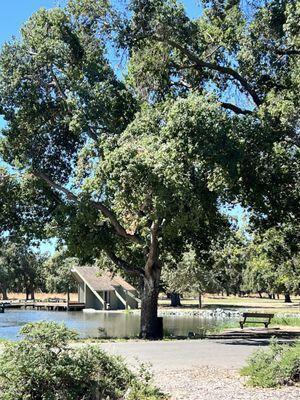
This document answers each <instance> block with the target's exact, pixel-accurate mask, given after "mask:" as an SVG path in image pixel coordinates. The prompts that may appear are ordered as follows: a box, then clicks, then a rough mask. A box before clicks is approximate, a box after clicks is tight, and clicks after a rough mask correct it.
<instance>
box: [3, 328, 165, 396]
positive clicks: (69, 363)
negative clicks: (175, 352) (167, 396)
mask: <svg viewBox="0 0 300 400" xmlns="http://www.w3.org/2000/svg"><path fill="white" fill-rule="evenodd" d="M21 335H22V336H23V339H22V340H20V341H18V342H16V343H7V344H5V345H4V349H3V350H2V351H1V355H0V398H1V399H3V400H18V399H19V400H24V399H32V400H40V399H45V400H51V399H53V400H54V399H55V400H72V399H74V400H79V399H82V400H83V399H90V400H95V399H111V400H117V399H120V398H123V396H124V395H125V393H126V392H129V393H130V396H131V397H129V398H130V399H132V400H137V399H145V400H152V399H155V400H156V399H159V398H162V397H161V396H159V394H158V392H157V391H156V390H155V389H151V388H150V387H147V384H146V383H144V382H142V381H139V380H138V378H136V377H135V376H134V375H133V374H132V373H131V372H130V371H129V370H128V368H127V367H126V365H125V364H124V363H123V361H122V360H121V359H120V358H118V357H115V356H109V355H108V354H106V353H105V352H103V351H102V350H101V349H100V348H98V347H96V346H83V347H79V348H73V347H70V345H69V341H70V340H74V339H75V338H76V337H77V334H76V332H74V331H72V330H70V329H68V328H66V327H65V325H60V324H57V323H54V322H39V323H35V324H27V325H25V326H24V327H23V328H22V329H21ZM139 395H140V396H141V397H138V396H139Z"/></svg>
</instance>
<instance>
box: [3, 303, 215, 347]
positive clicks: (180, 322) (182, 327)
mask: <svg viewBox="0 0 300 400" xmlns="http://www.w3.org/2000/svg"><path fill="white" fill-rule="evenodd" d="M37 321H56V322H64V323H65V324H66V325H67V326H68V327H70V328H72V329H76V330H77V332H78V333H79V335H80V337H82V338H87V337H93V338H99V337H103V336H108V337H118V338H122V337H134V336H137V335H138V332H139V322H140V317H139V315H138V314H130V313H122V312H113V313H109V312H107V313H104V312H101V313H86V312H82V311H78V312H75V311H72V312H62V311H30V310H5V313H4V314H0V338H5V339H10V340H17V338H18V332H19V329H20V327H21V326H22V325H25V324H26V323H28V322H37ZM220 322H221V321H220V320H217V319H205V318H201V317H199V316H165V317H164V329H165V330H166V331H167V332H168V333H170V334H173V335H180V336H181V335H182V336H186V335H188V332H190V331H192V332H196V333H201V332H202V331H203V329H207V328H210V327H213V326H216V325H217V324H219V323H220Z"/></svg>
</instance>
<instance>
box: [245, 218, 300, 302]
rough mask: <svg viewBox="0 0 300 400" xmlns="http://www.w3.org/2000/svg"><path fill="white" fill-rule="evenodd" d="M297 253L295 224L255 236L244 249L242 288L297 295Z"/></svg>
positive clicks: (297, 241) (299, 287)
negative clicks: (246, 250) (245, 257)
mask: <svg viewBox="0 0 300 400" xmlns="http://www.w3.org/2000/svg"><path fill="white" fill-rule="evenodd" d="M299 250H300V249H299V229H298V225H297V224H296V225H295V224H283V225H282V226H280V227H274V228H270V229H268V230H266V231H265V232H263V233H257V235H256V236H255V237H254V240H253V241H252V243H251V244H250V245H249V248H248V259H247V268H246V270H245V271H244V288H245V289H250V290H254V291H258V292H267V293H295V294H297V293H298V292H299V290H300V281H299V271H300V269H299V267H300V264H299V254H300V253H299Z"/></svg>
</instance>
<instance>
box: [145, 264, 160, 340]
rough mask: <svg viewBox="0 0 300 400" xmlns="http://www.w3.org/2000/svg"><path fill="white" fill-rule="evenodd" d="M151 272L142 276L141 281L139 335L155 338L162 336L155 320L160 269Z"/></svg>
mask: <svg viewBox="0 0 300 400" xmlns="http://www.w3.org/2000/svg"><path fill="white" fill-rule="evenodd" d="M152 272H153V273H152V274H151V276H145V277H144V282H143V289H142V296H141V297H142V298H141V300H142V303H141V331H140V337H141V338H142V339H151V340H156V339H161V338H162V332H161V331H160V329H159V324H158V320H157V307H158V292H159V277H160V271H152Z"/></svg>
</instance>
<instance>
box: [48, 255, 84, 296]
mask: <svg viewBox="0 0 300 400" xmlns="http://www.w3.org/2000/svg"><path fill="white" fill-rule="evenodd" d="M76 265H78V259H77V258H72V257H67V256H66V254H65V251H63V250H62V251H60V252H56V253H55V254H53V255H52V256H51V257H49V258H48V259H47V260H46V261H45V263H44V279H45V285H46V290H47V291H48V292H52V293H53V292H57V293H67V296H68V301H69V300H70V292H71V291H76V290H77V285H76V282H75V279H74V277H73V276H72V272H71V269H72V267H74V266H76Z"/></svg>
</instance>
